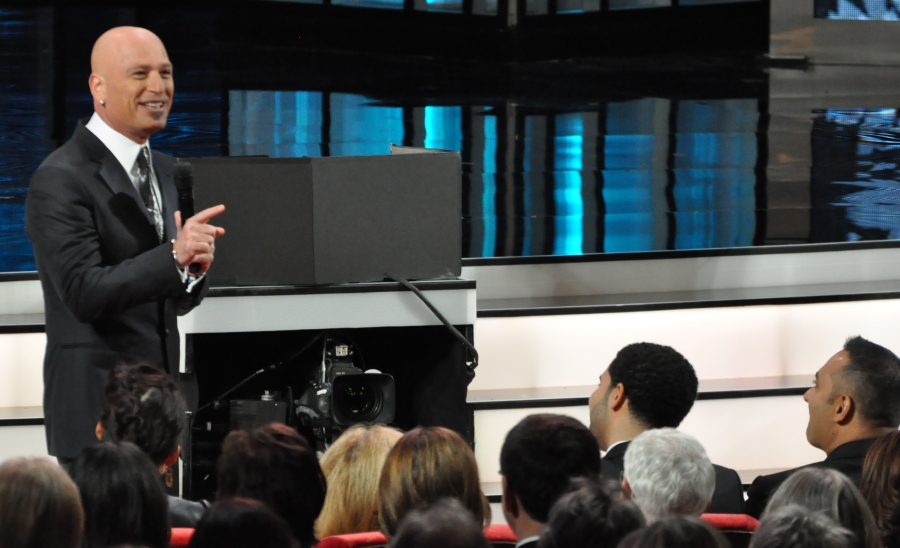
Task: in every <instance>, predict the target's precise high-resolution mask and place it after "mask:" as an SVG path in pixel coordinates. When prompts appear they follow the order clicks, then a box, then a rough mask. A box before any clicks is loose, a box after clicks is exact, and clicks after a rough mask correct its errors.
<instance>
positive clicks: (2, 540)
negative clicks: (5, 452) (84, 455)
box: [0, 458, 84, 548]
mask: <svg viewBox="0 0 900 548" xmlns="http://www.w3.org/2000/svg"><path fill="white" fill-rule="evenodd" d="M83 528H84V512H83V511H82V509H81V500H80V499H79V496H78V488H77V487H76V486H75V484H74V483H72V480H71V479H69V476H68V475H67V474H66V473H65V472H64V471H63V469H62V468H60V467H59V466H57V465H56V464H54V463H52V462H50V461H48V460H45V459H35V458H32V459H10V460H8V461H6V462H4V463H3V465H2V466H0V546H2V547H3V548H38V547H43V546H52V547H53V548H77V547H78V546H79V545H80V544H81V532H82V529H83Z"/></svg>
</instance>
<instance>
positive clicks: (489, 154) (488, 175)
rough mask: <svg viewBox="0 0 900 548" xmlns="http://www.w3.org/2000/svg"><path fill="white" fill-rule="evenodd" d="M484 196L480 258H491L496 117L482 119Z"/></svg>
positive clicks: (493, 247) (494, 233)
mask: <svg viewBox="0 0 900 548" xmlns="http://www.w3.org/2000/svg"><path fill="white" fill-rule="evenodd" d="M426 120H427V118H426ZM482 162H483V164H484V173H483V174H482V180H483V186H484V194H482V196H481V211H482V215H483V216H484V243H483V244H482V246H481V256H482V257H493V256H494V254H495V253H496V249H497V203H496V199H497V179H496V177H497V117H496V116H485V117H484V158H483V160H482Z"/></svg>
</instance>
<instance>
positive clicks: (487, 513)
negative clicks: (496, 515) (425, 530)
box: [378, 426, 491, 537]
mask: <svg viewBox="0 0 900 548" xmlns="http://www.w3.org/2000/svg"><path fill="white" fill-rule="evenodd" d="M445 497H450V498H455V499H457V500H459V501H460V502H461V503H462V505H463V507H465V508H466V509H467V510H468V511H469V512H471V513H472V516H473V517H474V518H475V521H476V522H477V523H479V524H481V525H482V527H486V526H487V525H488V524H490V521H491V507H490V505H489V504H488V501H487V498H486V497H485V496H484V493H483V492H482V491H481V483H480V480H479V478H478V465H477V464H476V463H475V454H474V453H472V449H471V448H470V447H469V444H467V443H466V442H465V440H463V439H462V438H461V437H460V435H459V434H457V433H456V432H454V431H452V430H449V429H447V428H442V427H440V426H431V427H428V428H421V427H420V428H414V429H413V430H410V431H409V432H408V433H406V434H405V435H404V436H403V437H402V438H400V439H399V440H398V441H397V443H396V445H394V447H393V448H391V451H390V452H389V453H388V456H387V459H386V460H385V462H384V467H383V468H382V469H381V479H380V480H379V482H378V502H379V509H378V523H379V527H380V529H381V532H382V533H384V534H385V535H387V536H388V537H392V536H393V535H394V534H395V533H396V532H397V527H398V526H399V525H400V521H401V520H402V519H403V518H404V517H405V516H406V514H407V513H409V512H410V511H412V510H415V509H420V508H424V507H426V506H428V505H430V504H433V503H436V502H437V501H438V500H440V499H442V498H445Z"/></svg>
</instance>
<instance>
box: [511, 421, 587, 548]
mask: <svg viewBox="0 0 900 548" xmlns="http://www.w3.org/2000/svg"><path fill="white" fill-rule="evenodd" d="M500 474H501V475H502V478H501V483H502V489H503V499H502V506H503V515H504V516H505V517H506V522H507V523H508V524H509V526H510V527H511V528H512V530H513V532H514V533H515V534H516V538H518V539H519V543H518V544H517V545H516V547H517V548H531V547H533V546H536V545H537V539H538V536H539V535H540V534H541V532H542V531H543V530H544V529H545V528H546V527H547V518H548V515H549V513H550V507H551V506H553V503H555V502H556V501H557V499H559V498H560V497H561V496H562V495H563V494H565V493H566V492H567V491H568V490H569V489H570V481H571V480H572V479H575V478H580V477H593V478H597V477H599V475H600V448H599V447H598V446H597V440H595V439H594V436H592V435H591V432H590V431H589V430H588V429H587V428H586V427H585V426H584V425H583V424H581V423H580V422H578V421H577V420H575V419H573V418H572V417H567V416H564V415H551V414H539V415H529V416H527V417H525V418H524V419H522V420H521V421H520V422H519V424H517V425H516V426H515V427H513V429H512V430H510V431H509V434H507V435H506V440H504V442H503V448H502V449H501V450H500Z"/></svg>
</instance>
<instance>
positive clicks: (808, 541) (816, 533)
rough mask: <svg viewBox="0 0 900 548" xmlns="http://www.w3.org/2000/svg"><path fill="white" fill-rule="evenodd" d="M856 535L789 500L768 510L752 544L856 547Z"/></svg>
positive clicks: (796, 547)
mask: <svg viewBox="0 0 900 548" xmlns="http://www.w3.org/2000/svg"><path fill="white" fill-rule="evenodd" d="M855 544H856V535H854V534H853V533H851V532H850V530H848V529H846V528H844V527H841V525H840V524H838V523H837V522H835V521H834V520H833V519H831V518H830V517H828V516H827V515H825V512H810V511H809V510H808V509H807V508H804V507H802V506H798V505H796V504H788V505H787V506H782V507H780V508H778V509H776V510H773V511H771V512H768V513H766V515H765V516H763V519H762V520H761V521H760V522H759V526H758V527H757V528H756V532H754V533H753V540H751V541H750V548H853V546H854V545H855Z"/></svg>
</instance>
